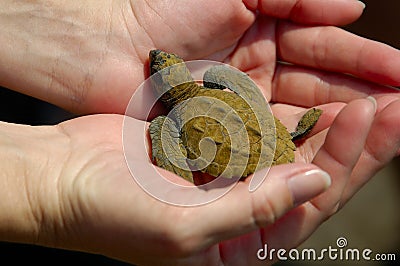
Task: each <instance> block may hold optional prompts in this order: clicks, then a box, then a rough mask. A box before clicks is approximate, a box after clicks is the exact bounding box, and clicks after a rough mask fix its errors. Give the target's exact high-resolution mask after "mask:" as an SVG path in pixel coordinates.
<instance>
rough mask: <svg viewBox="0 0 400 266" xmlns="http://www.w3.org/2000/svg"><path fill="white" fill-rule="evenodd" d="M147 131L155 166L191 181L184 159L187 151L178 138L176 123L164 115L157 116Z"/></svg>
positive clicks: (190, 173)
mask: <svg viewBox="0 0 400 266" xmlns="http://www.w3.org/2000/svg"><path fill="white" fill-rule="evenodd" d="M149 133H150V138H151V146H152V159H153V161H155V163H156V164H157V166H159V167H161V168H164V169H166V170H168V171H171V172H173V173H175V174H177V175H179V176H181V177H183V178H184V179H186V180H188V181H190V182H192V183H193V175H192V172H191V171H190V168H189V166H188V164H187V161H186V159H187V151H186V149H185V147H184V146H183V144H182V140H181V139H180V135H179V130H178V127H177V126H176V123H175V122H174V121H173V120H172V119H170V118H168V117H166V116H158V117H156V118H155V119H153V121H151V123H150V126H149Z"/></svg>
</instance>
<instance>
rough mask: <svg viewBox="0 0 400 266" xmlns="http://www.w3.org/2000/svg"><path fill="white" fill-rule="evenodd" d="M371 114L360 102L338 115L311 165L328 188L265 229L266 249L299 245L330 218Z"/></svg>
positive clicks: (371, 107) (369, 105)
mask: <svg viewBox="0 0 400 266" xmlns="http://www.w3.org/2000/svg"><path fill="white" fill-rule="evenodd" d="M374 110H375V107H374V104H373V103H371V102H370V101H368V100H365V99H360V100H356V101H353V102H351V103H349V104H348V105H347V106H346V107H345V108H343V110H342V111H341V112H340V113H339V114H338V116H337V118H336V119H335V121H334V123H333V124H332V126H331V128H330V130H329V132H328V134H327V136H326V140H325V143H324V145H323V146H322V148H321V149H320V151H319V152H318V153H317V155H316V157H315V159H314V161H313V163H314V164H316V165H318V166H320V167H321V168H323V169H324V170H325V171H327V172H328V173H329V174H330V176H331V178H332V184H331V186H330V187H329V189H328V190H327V191H326V192H324V193H322V194H321V195H319V196H317V197H316V198H314V199H312V200H310V201H309V202H306V203H305V204H303V205H301V206H299V207H298V208H295V209H293V210H291V211H289V212H288V213H287V214H286V215H285V216H283V217H282V218H281V219H279V220H278V221H277V222H276V223H275V224H274V226H273V227H272V226H271V227H267V228H265V229H264V230H263V234H264V240H265V242H264V243H268V247H271V248H274V247H277V248H278V247H279V248H291V247H294V246H297V245H299V244H300V243H301V242H302V241H304V240H305V239H306V238H308V237H309V235H311V234H312V233H313V232H314V231H315V229H316V228H317V227H318V226H319V225H320V224H321V223H322V222H323V221H324V220H326V218H327V217H328V216H329V215H331V214H332V212H333V211H334V210H335V207H336V206H337V202H338V201H339V199H340V197H341V194H342V191H343V189H344V187H345V184H346V182H347V180H348V179H349V176H350V173H351V171H352V168H353V166H354V165H355V164H356V162H357V159H358V158H359V156H360V154H361V151H362V149H363V146H364V143H365V140H366V138H367V135H368V131H369V128H370V124H371V123H372V120H373V116H374Z"/></svg>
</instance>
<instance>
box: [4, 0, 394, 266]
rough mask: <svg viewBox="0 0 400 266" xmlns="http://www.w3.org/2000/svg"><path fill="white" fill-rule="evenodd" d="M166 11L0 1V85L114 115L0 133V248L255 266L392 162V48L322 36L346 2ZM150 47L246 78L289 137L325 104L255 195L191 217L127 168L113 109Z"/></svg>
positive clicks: (131, 5)
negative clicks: (264, 250) (311, 110)
mask: <svg viewBox="0 0 400 266" xmlns="http://www.w3.org/2000/svg"><path fill="white" fill-rule="evenodd" d="M169 2H170V1H148V3H147V2H145V1H105V0H104V1H36V2H32V1H15V2H13V3H11V4H10V3H8V2H7V1H0V10H2V13H1V14H0V24H1V25H2V27H1V28H0V43H2V47H3V48H2V49H1V50H0V54H1V56H0V85H2V86H4V87H8V88H10V89H13V90H17V91H20V92H22V93H25V94H29V95H32V96H34V97H37V98H41V99H43V100H46V101H49V102H51V103H54V104H57V105H59V106H61V107H63V108H65V109H67V110H70V111H73V112H77V113H81V114H92V113H117V114H98V115H90V116H85V117H81V118H76V119H72V120H69V121H66V122H64V123H62V124H59V125H55V126H46V127H30V126H25V125H15V124H8V123H1V124H0V125H1V126H0V161H1V162H2V163H1V171H0V236H1V239H0V240H3V241H15V242H23V243H35V244H39V245H45V246H52V247H60V248H67V249H74V250H83V251H87V252H93V253H101V254H104V255H106V256H110V257H114V258H117V259H121V260H124V261H128V262H131V263H136V264H159V263H165V264H171V265H179V264H183V265H185V264H188V265H204V264H208V265H219V264H226V265H243V263H246V264H252V265H254V264H257V263H260V262H259V261H257V257H256V252H257V250H258V249H259V248H260V247H262V245H263V244H264V243H268V245H269V246H271V247H278V248H291V247H295V246H297V245H299V244H300V243H301V242H302V241H304V240H305V239H306V238H307V237H309V236H310V235H311V234H312V233H313V232H314V231H315V230H316V229H317V228H318V227H319V225H320V224H321V223H322V222H323V221H324V220H326V219H327V218H329V217H330V216H331V215H332V214H334V213H335V212H336V211H337V210H338V209H340V208H341V207H342V206H343V204H345V203H346V202H347V201H348V200H349V199H350V198H351V197H352V196H353V195H354V194H355V193H356V192H357V191H358V190H359V189H360V188H361V187H362V185H363V184H365V183H366V182H368V180H369V179H370V178H371V177H373V176H374V174H375V173H376V172H377V171H378V170H379V169H381V168H382V167H384V166H385V165H386V164H387V163H388V162H390V160H391V159H392V158H393V157H395V156H398V155H399V146H400V100H399V98H400V97H399V96H400V94H399V93H398V91H397V90H394V89H389V88H388V87H386V86H384V85H391V86H399V85H400V75H399V74H400V52H399V51H398V50H395V49H393V48H391V47H389V46H386V45H384V44H380V43H377V42H373V41H369V40H366V39H363V38H361V37H358V36H355V35H352V34H350V33H347V32H345V31H343V30H340V29H338V28H335V27H331V26H322V25H342V24H345V23H349V22H351V21H353V20H355V19H357V18H358V17H359V16H360V14H361V13H362V6H361V5H359V3H358V2H357V1H350V0H349V1H345V0H342V1H324V0H320V1H316V0H313V1H306V0H303V1H271V0H270V1H244V2H245V3H243V2H242V1H215V0H206V1H201V2H200V1H189V0H188V1H179V5H178V4H171V3H169ZM182 2H185V3H182ZM257 3H259V4H260V6H257ZM256 9H258V10H259V11H260V13H261V14H267V15H268V16H267V15H260V16H258V17H255V15H254V12H253V11H254V10H256ZM332 9H335V10H337V12H328V10H332ZM193 10H200V11H201V10H207V12H199V11H197V12H195V13H196V15H195V16H193V13H192V12H193ZM321 10H326V11H327V12H320V11H321ZM157 14H158V15H159V16H158V15H157ZM177 14H179V15H177ZM297 23H302V24H303V25H304V24H310V25H313V26H301V25H300V24H297ZM199 25H201V26H199ZM153 48H159V49H163V50H166V51H171V52H176V53H179V55H181V56H183V57H184V58H185V59H186V60H189V59H204V58H211V59H217V60H220V61H224V62H227V63H229V64H232V65H234V66H235V67H238V68H239V69H241V70H243V71H246V72H247V73H249V75H250V77H252V78H253V79H254V80H255V81H256V82H257V84H258V85H259V86H260V88H261V89H262V91H263V93H264V95H265V96H266V98H267V99H268V100H269V101H271V102H273V103H274V105H273V107H272V108H273V111H274V114H275V115H276V116H278V117H279V118H280V119H281V120H282V121H283V122H284V124H286V125H287V126H288V127H289V129H293V127H294V126H295V123H296V121H297V120H298V118H299V117H300V116H301V114H300V113H301V112H303V111H304V108H302V107H305V108H307V107H311V106H318V107H319V108H321V109H323V110H324V114H323V116H322V117H321V121H320V122H319V123H318V124H317V127H316V128H315V129H314V130H313V132H312V136H311V137H310V138H309V139H308V140H307V141H306V142H304V143H303V144H302V145H301V146H300V147H299V149H298V151H297V154H296V161H297V163H295V164H287V165H280V166H276V167H273V168H272V169H271V171H270V173H269V175H268V178H267V179H266V181H265V182H264V183H263V184H262V185H261V187H260V188H259V189H258V190H256V192H254V193H249V192H248V189H247V183H246V182H248V180H246V181H245V182H242V183H239V184H238V185H237V186H236V187H235V188H234V189H233V190H232V191H231V192H230V193H229V194H228V195H226V196H225V197H223V198H221V199H220V200H218V201H215V202H213V203H210V204H207V205H204V206H201V207H195V208H181V207H175V206H171V205H167V204H164V203H162V202H160V201H158V200H157V199H154V198H152V197H151V196H149V195H148V194H146V193H145V192H143V190H142V189H141V188H140V187H139V186H138V185H137V184H136V183H135V181H134V179H133V178H132V177H131V175H130V173H129V171H128V168H127V166H126V164H125V158H124V154H123V151H122V139H121V134H122V133H121V132H122V121H123V115H121V114H123V113H124V110H125V107H126V104H127V102H128V101H129V98H130V96H131V95H132V93H133V92H134V90H135V89H136V88H137V86H138V85H139V84H140V83H141V82H143V80H144V79H145V78H146V75H148V73H146V71H147V70H146V69H147V65H146V64H147V54H148V51H149V50H150V49H153ZM277 61H286V62H289V63H292V64H293V65H288V64H277ZM341 73H351V74H352V75H353V76H348V75H343V74H341ZM356 77H358V78H356ZM300 92H301V93H300ZM367 96H373V97H374V99H375V101H374V100H368V99H365V98H366V97H367ZM299 106H302V107H299ZM118 113H119V114H118ZM136 115H137V117H140V116H141V115H142V114H140V113H138V114H136ZM130 119H132V123H137V124H138V128H141V127H139V125H143V123H146V122H144V121H141V120H138V119H136V118H130ZM319 132H320V133H319ZM317 133H318V134H317ZM136 137H137V138H136V139H137V141H138V143H143V139H144V138H146V136H145V135H144V133H143V132H142V131H141V130H138V132H137V135H136ZM132 145H135V144H132ZM137 147H138V149H143V148H144V147H140V145H138V146H137ZM137 163H138V164H150V163H151V162H150V160H149V158H144V157H138V158H137ZM315 169H322V170H323V171H324V172H326V173H328V174H329V175H330V182H328V181H329V180H328V181H327V179H326V178H325V179H324V178H323V176H324V174H323V172H321V171H317V172H314V175H312V176H311V177H310V176H308V179H307V178H306V179H305V180H304V179H301V177H304V174H305V173H306V172H309V171H310V170H315ZM163 173H164V174H165V175H167V176H168V177H169V178H171V179H175V178H178V177H176V176H174V175H173V174H171V173H167V172H165V171H164V172H163ZM296 177H297V178H296ZM299 177H300V179H299ZM296 180H297V181H299V180H300V181H302V182H300V183H301V184H304V185H302V186H301V187H300V188H299V186H296V187H297V188H293V186H291V184H296V185H298V184H299V182H297V181H296ZM296 182H297V183H296ZM329 185H330V186H329ZM328 186H329V188H328ZM317 195H318V196H317ZM262 263H263V265H265V262H262Z"/></svg>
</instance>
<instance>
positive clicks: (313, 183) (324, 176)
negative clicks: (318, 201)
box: [288, 169, 331, 206]
mask: <svg viewBox="0 0 400 266" xmlns="http://www.w3.org/2000/svg"><path fill="white" fill-rule="evenodd" d="M330 185H331V177H330V176H329V174H328V173H327V172H325V171H322V170H320V169H314V170H310V171H308V172H305V173H302V174H299V175H296V176H293V177H291V178H290V179H289V181H288V187H289V190H290V191H291V193H292V197H293V203H294V205H295V206H297V205H300V204H302V203H304V202H306V201H308V200H310V199H312V198H314V197H315V196H317V195H318V194H320V193H322V192H324V191H325V190H326V189H327V188H328V187H329V186H330Z"/></svg>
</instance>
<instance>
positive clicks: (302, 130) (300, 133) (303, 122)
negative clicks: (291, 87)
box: [290, 108, 322, 140]
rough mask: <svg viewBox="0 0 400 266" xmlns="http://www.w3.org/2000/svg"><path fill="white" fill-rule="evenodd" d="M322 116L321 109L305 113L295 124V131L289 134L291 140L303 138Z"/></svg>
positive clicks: (313, 109)
mask: <svg viewBox="0 0 400 266" xmlns="http://www.w3.org/2000/svg"><path fill="white" fill-rule="evenodd" d="M321 114H322V110H321V109H317V108H312V109H310V110H308V111H307V113H305V114H304V115H303V116H302V118H301V119H300V121H299V123H298V124H297V127H296V131H295V132H292V133H290V135H291V136H292V139H293V140H298V139H301V138H303V137H305V136H306V135H307V134H308V133H309V132H310V131H311V129H313V127H314V126H315V124H316V123H317V121H318V119H319V117H320V116H321Z"/></svg>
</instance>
